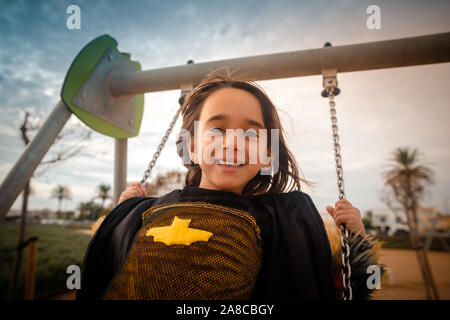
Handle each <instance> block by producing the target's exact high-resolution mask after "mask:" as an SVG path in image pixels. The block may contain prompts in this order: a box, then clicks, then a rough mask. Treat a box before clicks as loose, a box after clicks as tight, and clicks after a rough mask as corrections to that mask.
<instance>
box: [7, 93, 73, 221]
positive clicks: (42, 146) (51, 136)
mask: <svg viewBox="0 0 450 320" xmlns="http://www.w3.org/2000/svg"><path fill="white" fill-rule="evenodd" d="M71 114H72V111H71V110H70V109H69V108H68V107H67V106H66V105H65V104H64V102H62V101H61V100H60V101H58V103H57V104H56V106H55V107H54V108H53V111H52V113H51V114H50V115H49V117H48V118H47V120H46V121H45V122H44V124H43V125H42V127H41V129H40V130H39V131H38V133H37V134H36V136H35V137H34V138H33V140H31V141H30V143H29V144H28V146H27V147H26V149H25V151H24V152H23V153H22V155H21V156H20V158H19V160H17V162H16V164H15V165H14V167H13V168H12V169H11V170H10V171H9V173H8V175H7V176H6V178H5V179H4V180H3V182H2V184H1V186H0V221H2V220H3V219H4V218H5V216H6V214H7V213H8V211H9V209H10V208H11V206H12V205H13V204H14V201H16V199H17V197H18V196H19V194H20V193H21V192H22V190H23V189H24V188H25V186H26V185H27V183H28V181H29V180H30V178H31V176H32V175H33V173H34V171H35V170H36V168H37V166H38V165H39V163H40V162H41V160H42V158H43V157H44V156H45V154H46V153H47V151H48V149H49V148H50V147H51V145H52V144H53V142H54V141H55V139H56V137H57V136H58V134H59V132H60V131H61V129H62V128H63V127H64V125H65V124H66V122H67V120H69V118H70V115H71Z"/></svg>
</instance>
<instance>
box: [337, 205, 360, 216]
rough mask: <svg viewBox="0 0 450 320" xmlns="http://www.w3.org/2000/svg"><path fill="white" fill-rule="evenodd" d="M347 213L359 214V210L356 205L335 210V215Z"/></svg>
mask: <svg viewBox="0 0 450 320" xmlns="http://www.w3.org/2000/svg"><path fill="white" fill-rule="evenodd" d="M347 214H350V215H355V216H358V214H359V212H358V210H357V209H356V208H354V207H352V208H344V209H335V210H334V216H335V217H337V216H340V215H347Z"/></svg>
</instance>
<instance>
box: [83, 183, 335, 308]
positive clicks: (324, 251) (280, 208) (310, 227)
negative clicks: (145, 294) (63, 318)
mask: <svg viewBox="0 0 450 320" xmlns="http://www.w3.org/2000/svg"><path fill="white" fill-rule="evenodd" d="M181 201H205V202H209V203H215V204H220V205H224V206H229V207H232V208H236V209H241V210H245V211H247V212H248V213H250V214H251V215H252V216H253V217H254V218H255V220H256V222H257V224H258V226H259V228H260V231H261V242H262V243H261V246H262V265H261V269H260V272H259V274H258V278H257V281H256V284H255V287H254V289H253V293H252V299H274V300H286V299H333V300H334V299H336V298H337V296H336V288H335V283H334V269H333V268H334V267H333V258H332V252H331V248H330V243H329V241H328V237H327V234H326V230H325V226H324V223H323V221H322V218H321V217H320V215H319V212H318V211H317V208H316V207H315V205H314V203H313V202H312V200H311V198H310V196H309V195H308V194H306V193H304V192H301V191H292V192H288V193H280V194H265V195H259V196H252V197H244V196H241V195H238V194H235V193H233V192H228V191H219V190H210V189H204V188H200V187H197V186H185V187H184V188H183V189H182V190H179V189H178V190H174V191H172V192H170V193H168V194H166V195H164V196H162V197H159V198H157V197H145V198H144V197H135V198H131V199H128V200H126V201H124V202H122V203H121V204H119V205H118V206H117V207H116V208H114V210H113V211H112V212H111V213H110V214H108V216H107V217H106V218H105V220H104V221H103V223H102V224H101V225H100V227H99V228H98V230H97V231H96V233H95V234H94V236H93V238H92V239H91V242H90V243H89V246H88V249H87V251H86V254H85V257H84V262H83V267H82V277H81V289H80V290H78V292H77V299H101V298H102V297H103V295H104V293H105V290H106V288H107V287H108V285H109V283H110V282H111V281H112V279H113V278H114V276H115V275H116V274H117V273H118V272H119V270H120V267H121V265H122V264H123V263H124V261H125V259H126V257H127V253H128V251H129V249H130V248H131V245H132V243H133V240H134V237H135V235H136V234H137V232H138V231H139V229H140V228H141V227H142V219H141V215H142V213H143V212H144V211H146V210H147V209H149V208H150V207H152V206H155V205H160V204H168V203H175V202H181ZM193 299H195V297H193Z"/></svg>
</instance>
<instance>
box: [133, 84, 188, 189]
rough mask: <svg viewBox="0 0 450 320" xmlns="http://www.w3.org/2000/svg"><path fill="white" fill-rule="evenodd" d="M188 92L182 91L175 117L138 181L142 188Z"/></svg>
mask: <svg viewBox="0 0 450 320" xmlns="http://www.w3.org/2000/svg"><path fill="white" fill-rule="evenodd" d="M189 92H190V91H188V90H186V91H182V93H181V97H180V99H179V101H178V102H179V104H180V107H179V108H178V110H177V112H176V113H175V115H174V116H173V119H172V122H171V123H170V125H169V128H168V129H167V130H166V134H165V135H164V137H163V138H162V139H161V142H160V143H159V145H158V149H157V150H156V152H155V154H154V155H153V159H152V161H150V163H149V164H148V167H147V169H146V170H145V171H144V175H143V177H142V179H141V181H140V183H141V185H142V187H144V186H145V185H146V183H147V179H148V177H150V174H151V172H152V170H153V167H154V166H155V164H156V160H158V158H159V155H160V154H161V151H162V150H163V149H164V146H165V144H166V142H167V139H169V135H170V133H171V132H172V129H173V127H174V126H175V123H176V122H177V120H178V116H179V115H180V112H181V107H182V106H183V102H184V98H185V97H186V95H187V94H188V93H189Z"/></svg>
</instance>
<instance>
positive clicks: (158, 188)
mask: <svg viewBox="0 0 450 320" xmlns="http://www.w3.org/2000/svg"><path fill="white" fill-rule="evenodd" d="M183 186H184V173H182V172H181V171H178V170H172V171H168V172H165V173H159V174H158V175H157V176H156V179H154V181H149V182H148V183H147V184H146V185H145V191H146V192H147V194H148V195H149V196H161V195H163V194H165V193H167V192H170V191H172V190H174V189H177V188H179V189H181V188H183Z"/></svg>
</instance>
